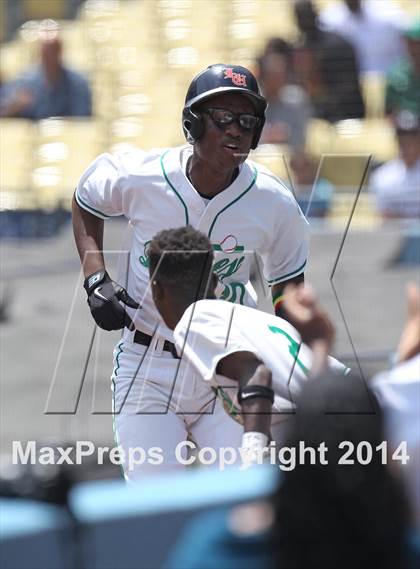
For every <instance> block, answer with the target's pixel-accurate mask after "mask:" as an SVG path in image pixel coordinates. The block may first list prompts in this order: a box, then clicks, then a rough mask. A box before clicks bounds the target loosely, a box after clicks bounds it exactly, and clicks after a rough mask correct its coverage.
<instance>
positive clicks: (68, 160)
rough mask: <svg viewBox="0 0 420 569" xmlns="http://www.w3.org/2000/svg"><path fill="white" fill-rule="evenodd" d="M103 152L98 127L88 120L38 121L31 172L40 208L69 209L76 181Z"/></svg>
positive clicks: (100, 127) (99, 124)
mask: <svg viewBox="0 0 420 569" xmlns="http://www.w3.org/2000/svg"><path fill="white" fill-rule="evenodd" d="M104 148H105V141H104V134H103V125H102V124H101V123H98V122H95V121H92V120H90V119H77V120H76V119H75V120H72V119H47V120H43V121H40V122H39V126H38V140H37V148H36V153H35V156H36V158H35V163H34V170H33V172H32V184H33V187H34V191H35V193H36V196H37V200H38V203H39V205H40V206H42V207H44V208H54V207H57V206H64V207H66V208H69V207H70V202H71V197H72V195H73V192H74V188H75V185H76V183H77V181H78V179H79V178H80V176H81V174H82V173H83V172H84V170H85V169H86V168H87V166H88V165H89V164H90V162H92V160H94V159H95V158H96V156H98V154H100V153H101V152H102V151H103V150H104Z"/></svg>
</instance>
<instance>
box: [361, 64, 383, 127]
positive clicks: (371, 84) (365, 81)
mask: <svg viewBox="0 0 420 569" xmlns="http://www.w3.org/2000/svg"><path fill="white" fill-rule="evenodd" d="M385 84H386V78H385V76H384V75H383V74H382V73H375V72H370V73H364V74H363V75H362V77H361V86H362V94H363V99H364V102H365V108H366V118H368V119H378V118H383V117H384V115H385Z"/></svg>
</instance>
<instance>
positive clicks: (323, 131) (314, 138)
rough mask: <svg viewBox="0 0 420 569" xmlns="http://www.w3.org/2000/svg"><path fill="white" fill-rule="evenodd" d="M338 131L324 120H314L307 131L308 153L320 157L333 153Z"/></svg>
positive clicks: (310, 122)
mask: <svg viewBox="0 0 420 569" xmlns="http://www.w3.org/2000/svg"><path fill="white" fill-rule="evenodd" d="M335 137H336V131H335V129H334V126H333V125H332V124H331V123H329V122H327V121H324V120H320V119H312V120H310V121H309V123H308V126H307V130H306V147H305V149H306V152H308V153H309V154H311V155H313V156H320V155H321V154H327V153H329V152H332V151H333V145H334V140H335Z"/></svg>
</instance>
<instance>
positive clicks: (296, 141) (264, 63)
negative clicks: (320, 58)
mask: <svg viewBox="0 0 420 569" xmlns="http://www.w3.org/2000/svg"><path fill="white" fill-rule="evenodd" d="M290 56H291V48H290V46H289V45H288V44H287V43H286V42H285V41H283V40H281V39H278V40H277V41H276V43H275V44H274V41H273V40H271V43H270V46H267V49H266V53H265V54H264V55H263V56H261V57H260V58H259V60H258V80H259V83H260V85H261V89H262V92H263V94H264V96H265V98H266V99H267V102H268V107H267V110H266V114H265V116H266V119H265V126H264V130H263V132H262V137H261V142H262V143H273V144H289V145H291V146H292V147H294V148H296V147H301V146H304V144H305V135H306V126H307V123H308V120H309V118H310V116H311V106H310V104H309V99H308V97H307V95H306V93H305V91H304V90H303V89H302V88H301V87H299V86H298V85H291V84H290V82H289V71H290Z"/></svg>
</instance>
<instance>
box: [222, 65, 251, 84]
mask: <svg viewBox="0 0 420 569" xmlns="http://www.w3.org/2000/svg"><path fill="white" fill-rule="evenodd" d="M224 72H225V76H224V79H230V80H231V81H232V83H233V84H234V85H236V86H237V87H246V75H244V74H243V73H235V71H233V69H232V68H230V67H229V68H227V69H225V70H224Z"/></svg>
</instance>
